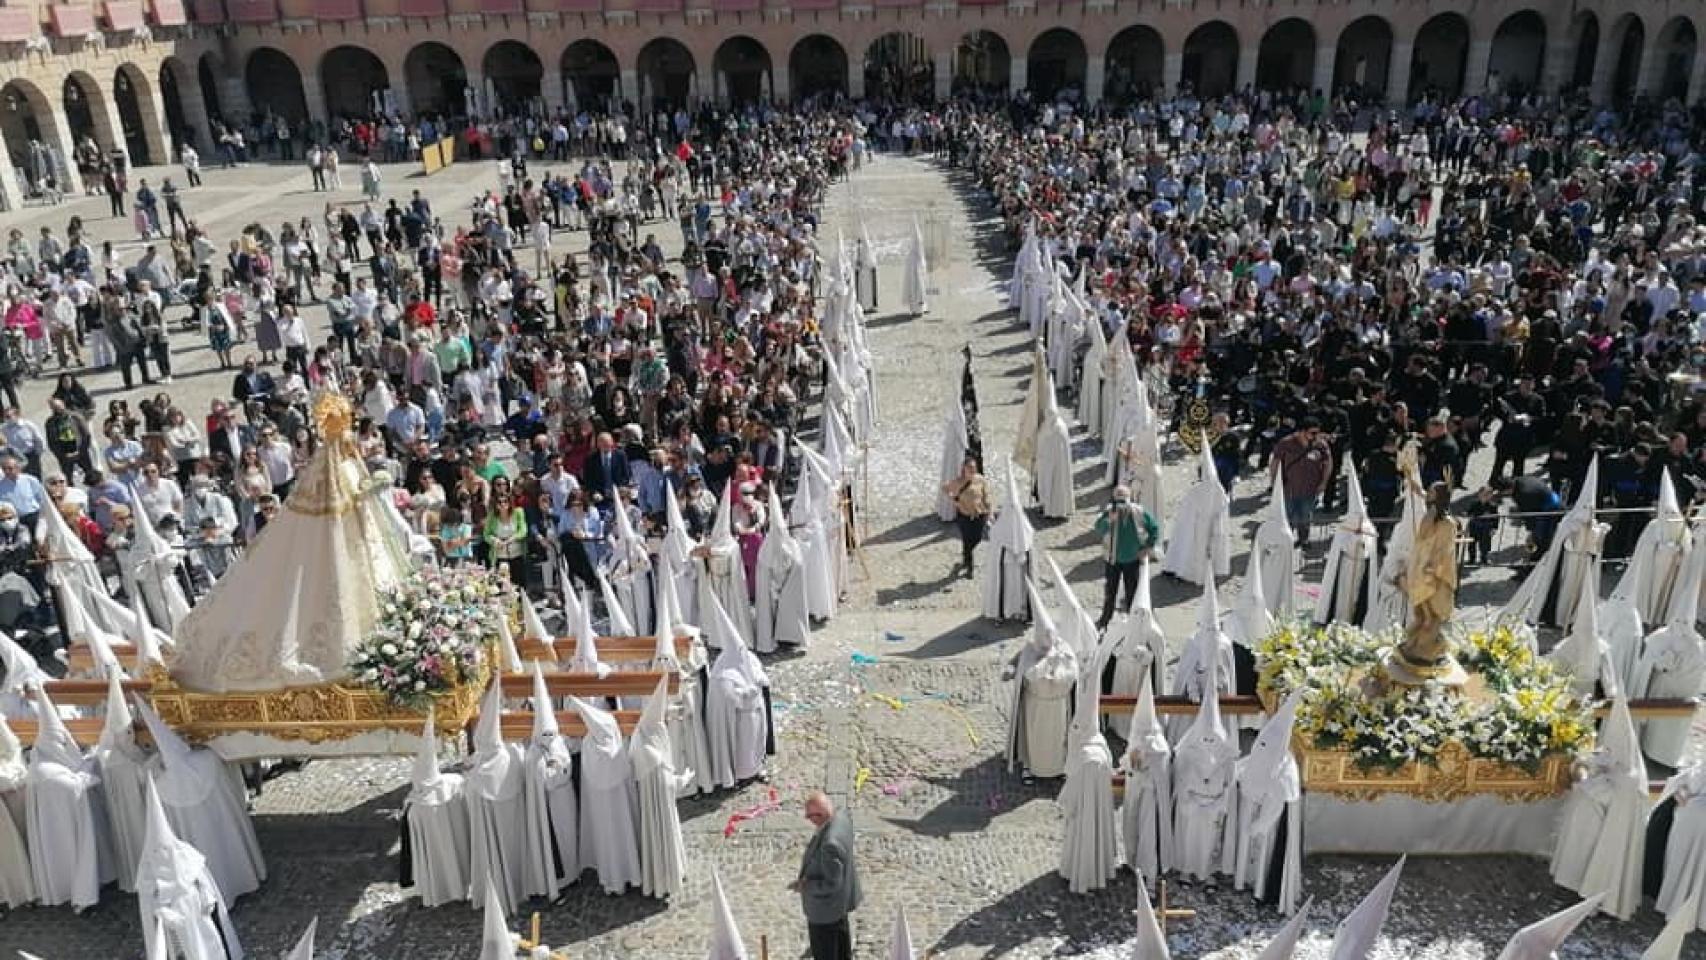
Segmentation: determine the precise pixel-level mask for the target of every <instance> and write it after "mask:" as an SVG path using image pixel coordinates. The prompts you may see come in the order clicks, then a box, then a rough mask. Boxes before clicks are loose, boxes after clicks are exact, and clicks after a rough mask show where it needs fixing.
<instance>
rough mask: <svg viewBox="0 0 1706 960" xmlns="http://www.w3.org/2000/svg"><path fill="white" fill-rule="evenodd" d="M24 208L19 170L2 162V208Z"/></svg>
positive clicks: (0, 175) (0, 176)
mask: <svg viewBox="0 0 1706 960" xmlns="http://www.w3.org/2000/svg"><path fill="white" fill-rule="evenodd" d="M72 195H73V196H75V194H72ZM23 208H24V184H23V183H22V181H21V180H20V178H19V177H18V175H17V170H16V169H15V168H14V167H13V166H12V165H11V164H10V163H0V210H5V211H8V212H11V211H16V210H22V209H23Z"/></svg>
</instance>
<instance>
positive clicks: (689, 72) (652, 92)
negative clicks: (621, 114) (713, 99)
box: [637, 37, 698, 107]
mask: <svg viewBox="0 0 1706 960" xmlns="http://www.w3.org/2000/svg"><path fill="white" fill-rule="evenodd" d="M638 66H639V69H638V71H637V72H638V75H639V77H638V79H639V83H640V97H639V100H640V102H641V103H645V102H646V101H647V100H650V101H652V103H653V104H654V105H660V106H668V107H680V106H684V105H685V104H686V103H687V101H688V99H689V98H690V97H692V96H693V94H694V88H695V87H696V86H697V84H698V80H697V71H698V66H697V65H696V63H695V62H694V60H693V51H691V50H689V49H687V46H686V45H685V44H683V43H682V42H681V41H680V40H675V39H672V38H670V37H657V38H654V39H653V40H651V41H650V42H649V43H647V44H646V45H645V46H643V47H641V48H640V57H639V60H638Z"/></svg>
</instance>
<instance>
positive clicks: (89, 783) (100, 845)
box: [24, 693, 117, 910]
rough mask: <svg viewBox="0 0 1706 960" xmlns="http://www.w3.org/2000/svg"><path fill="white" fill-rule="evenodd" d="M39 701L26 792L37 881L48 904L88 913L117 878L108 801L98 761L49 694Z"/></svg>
mask: <svg viewBox="0 0 1706 960" xmlns="http://www.w3.org/2000/svg"><path fill="white" fill-rule="evenodd" d="M37 697H38V700H37V702H36V716H37V723H38V724H39V726H38V728H37V732H36V742H35V747H34V749H32V750H31V751H30V762H29V777H28V781H27V782H28V787H27V789H26V792H25V810H26V811H27V817H26V824H27V826H26V828H25V830H24V835H25V838H26V839H27V840H28V842H29V850H30V868H31V870H32V871H33V874H32V879H33V880H34V882H35V887H36V895H37V896H38V897H40V898H41V902H42V904H43V905H44V906H50V907H51V906H57V905H59V904H62V903H69V904H71V905H72V906H73V907H75V908H76V909H78V910H84V909H86V908H88V907H92V906H94V905H95V904H97V903H99V902H100V899H101V887H102V886H104V885H106V884H108V883H111V882H112V881H113V880H114V879H115V878H116V876H117V872H116V871H115V869H114V856H113V852H112V839H111V837H110V836H109V835H108V826H107V807H106V797H105V795H104V793H103V792H102V790H101V778H100V776H99V774H98V773H97V770H98V767H97V766H96V764H95V762H94V761H93V760H92V759H90V758H88V757H85V756H84V755H83V752H82V750H81V749H80V748H79V747H78V746H77V744H76V742H75V741H74V740H72V739H71V734H70V733H69V732H67V731H66V729H65V726H64V724H63V723H61V722H60V721H59V715H58V713H57V712H56V710H57V708H55V707H54V706H53V704H52V703H51V702H49V701H48V700H47V699H46V695H45V694H40V693H38V694H37Z"/></svg>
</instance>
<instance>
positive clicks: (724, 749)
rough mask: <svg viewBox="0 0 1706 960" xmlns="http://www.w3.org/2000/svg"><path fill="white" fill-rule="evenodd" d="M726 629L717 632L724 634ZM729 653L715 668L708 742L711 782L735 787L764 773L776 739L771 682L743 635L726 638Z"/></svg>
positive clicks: (707, 706)
mask: <svg viewBox="0 0 1706 960" xmlns="http://www.w3.org/2000/svg"><path fill="white" fill-rule="evenodd" d="M726 630H727V627H726V626H724V627H723V628H722V629H719V630H717V631H714V632H717V633H725V632H726ZM722 639H723V643H724V645H725V648H724V650H723V652H722V653H720V654H718V656H717V660H716V662H715V663H713V664H711V673H710V690H708V691H707V693H706V700H705V737H706V740H707V741H708V742H709V744H710V747H711V756H710V761H711V779H712V780H713V781H715V782H716V784H717V785H718V786H720V787H725V788H732V787H735V786H738V785H739V784H740V783H741V782H742V781H744V780H750V779H752V778H753V777H756V776H758V775H759V774H761V773H763V772H764V762H765V757H766V756H767V755H768V752H769V747H770V744H771V738H772V737H774V736H775V727H774V719H773V718H772V717H771V715H770V677H769V675H768V674H766V673H765V671H764V665H763V664H761V663H760V662H759V661H758V657H757V656H755V655H754V654H753V653H752V651H751V650H748V649H746V647H745V644H744V641H743V640H742V639H741V637H740V636H733V637H731V636H726V635H725V636H724V637H723V638H722Z"/></svg>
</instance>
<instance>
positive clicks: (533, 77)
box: [480, 40, 545, 117]
mask: <svg viewBox="0 0 1706 960" xmlns="http://www.w3.org/2000/svg"><path fill="white" fill-rule="evenodd" d="M480 70H481V72H482V73H484V74H485V75H486V96H487V99H488V101H489V103H490V107H491V109H493V110H494V111H496V112H498V113H501V114H502V115H504V116H506V117H523V116H527V115H528V114H530V113H533V112H535V111H536V110H537V109H538V108H540V107H541V106H542V104H541V102H540V96H541V93H542V91H543V90H544V86H543V83H544V80H545V65H544V64H543V63H540V62H539V55H538V54H537V53H534V52H533V48H532V47H529V46H528V45H526V44H524V43H522V42H520V41H519V40H499V41H498V42H497V43H494V44H492V46H491V49H489V50H487V51H486V56H485V58H484V59H483V60H482V61H481V64H480Z"/></svg>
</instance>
